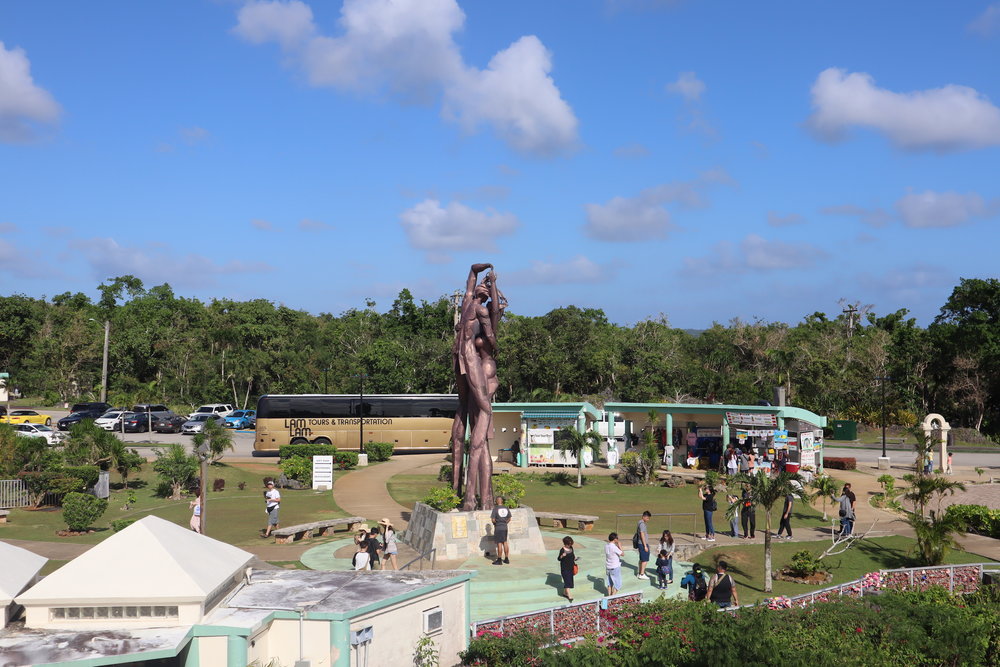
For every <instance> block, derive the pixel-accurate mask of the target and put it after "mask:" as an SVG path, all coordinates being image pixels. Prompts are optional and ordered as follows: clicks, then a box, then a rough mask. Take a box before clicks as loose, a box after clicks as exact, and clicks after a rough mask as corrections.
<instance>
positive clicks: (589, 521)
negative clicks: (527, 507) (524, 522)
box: [535, 511, 600, 531]
mask: <svg viewBox="0 0 1000 667" xmlns="http://www.w3.org/2000/svg"><path fill="white" fill-rule="evenodd" d="M599 518H600V517H596V516H588V515H586V514H567V513H566V512H537V511H536V512H535V519H537V520H538V525H539V526H541V525H542V519H551V520H552V527H553V528H565V527H566V524H567V522H570V521H576V527H577V529H579V530H582V531H591V530H593V529H594V522H595V521H597V520H598V519H599Z"/></svg>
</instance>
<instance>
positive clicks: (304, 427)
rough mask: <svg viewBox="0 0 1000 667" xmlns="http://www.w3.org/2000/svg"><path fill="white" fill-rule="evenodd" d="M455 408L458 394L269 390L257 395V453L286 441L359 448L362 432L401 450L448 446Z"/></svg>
mask: <svg viewBox="0 0 1000 667" xmlns="http://www.w3.org/2000/svg"><path fill="white" fill-rule="evenodd" d="M362 399H363V402H362ZM362 405H363V406H364V410H363V414H364V423H363V424H360V423H359V418H360V416H361V414H362V410H361V406H362ZM457 410H458V396H457V395H456V394H365V395H364V397H362V396H360V395H358V394H272V395H265V396H261V397H260V399H259V400H258V401H257V434H256V438H255V439H254V456H269V455H272V456H277V454H278V448H279V447H281V446H282V445H288V444H292V445H297V444H305V443H307V442H311V443H317V444H324V445H335V446H336V447H337V449H343V450H348V451H358V449H359V447H358V445H359V443H360V442H361V441H362V438H363V439H364V442H391V443H392V444H394V445H395V446H396V451H402V452H406V451H411V452H413V451H435V450H437V451H446V450H448V449H449V442H450V440H451V425H452V421H453V420H454V418H455V412H456V411H457Z"/></svg>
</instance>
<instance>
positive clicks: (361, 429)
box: [354, 373, 368, 454]
mask: <svg viewBox="0 0 1000 667" xmlns="http://www.w3.org/2000/svg"><path fill="white" fill-rule="evenodd" d="M354 377H356V378H358V379H360V380H361V392H360V394H359V397H358V451H359V452H360V453H362V454H363V453H364V451H365V378H367V377H368V374H367V373H355V374H354Z"/></svg>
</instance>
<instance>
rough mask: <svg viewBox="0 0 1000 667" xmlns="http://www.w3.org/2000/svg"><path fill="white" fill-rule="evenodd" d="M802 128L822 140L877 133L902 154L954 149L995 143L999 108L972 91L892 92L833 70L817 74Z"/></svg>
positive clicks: (868, 77)
mask: <svg viewBox="0 0 1000 667" xmlns="http://www.w3.org/2000/svg"><path fill="white" fill-rule="evenodd" d="M812 104H813V107H814V109H815V110H814V111H813V114H812V115H811V116H810V117H809V119H808V121H807V124H808V126H809V127H810V128H811V129H812V130H813V131H814V132H815V133H816V134H817V136H819V137H820V138H822V139H824V140H827V141H837V140H840V139H842V138H843V137H844V136H845V135H846V133H847V130H848V129H849V128H851V127H863V128H869V129H873V130H876V131H878V132H881V133H883V134H884V135H885V136H887V137H888V138H889V140H890V141H892V143H894V144H895V145H896V146H898V147H899V148H902V149H906V150H935V151H955V150H964V149H974V148H983V147H986V146H996V145H1000V109H998V108H997V107H996V106H994V105H993V104H992V103H991V102H990V101H989V99H987V98H986V96H985V95H982V94H981V93H979V92H978V91H976V90H974V89H973V88H969V87H966V86H958V85H954V84H949V85H947V86H944V87H942V88H933V89H930V90H920V91H916V92H910V93H896V92H893V91H891V90H886V89H884V88H879V87H877V86H876V85H875V80H874V79H873V78H872V77H871V75H869V74H865V73H863V72H854V73H848V72H847V71H845V70H843V69H839V68H833V67H832V68H830V69H826V70H824V71H823V72H821V73H820V75H819V76H818V77H817V79H816V82H815V83H814V84H813V87H812Z"/></svg>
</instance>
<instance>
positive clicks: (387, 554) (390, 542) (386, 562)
mask: <svg viewBox="0 0 1000 667" xmlns="http://www.w3.org/2000/svg"><path fill="white" fill-rule="evenodd" d="M378 525H380V526H382V556H383V563H382V569H383V570H386V569H389V570H398V569H399V564H398V563H397V562H396V554H398V553H399V546H398V545H397V544H396V531H395V529H393V527H392V522H391V521H389V519H388V518H383V519H382V520H381V521H379V522H378ZM390 565H391V567H388V566H390Z"/></svg>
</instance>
